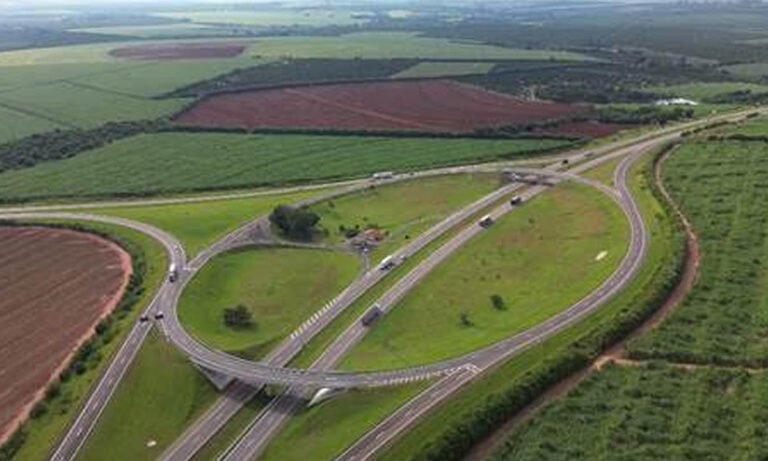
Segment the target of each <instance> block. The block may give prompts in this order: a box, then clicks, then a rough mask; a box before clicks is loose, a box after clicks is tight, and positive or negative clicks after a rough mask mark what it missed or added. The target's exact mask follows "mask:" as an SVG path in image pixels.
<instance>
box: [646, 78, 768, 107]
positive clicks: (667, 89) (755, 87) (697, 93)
mask: <svg viewBox="0 0 768 461" xmlns="http://www.w3.org/2000/svg"><path fill="white" fill-rule="evenodd" d="M647 89H648V90H649V91H653V92H657V93H662V94H668V95H670V96H679V97H683V98H689V99H693V100H694V101H697V102H701V101H704V100H706V99H708V98H712V97H715V96H719V95H722V94H726V93H732V92H734V91H743V90H750V91H752V92H753V93H766V92H768V85H759V84H756V83H745V82H712V83H703V82H699V83H685V84H681V85H669V86H657V87H650V88H647Z"/></svg>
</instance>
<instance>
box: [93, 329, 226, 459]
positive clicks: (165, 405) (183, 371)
mask: <svg viewBox="0 0 768 461" xmlns="http://www.w3.org/2000/svg"><path fill="white" fill-rule="evenodd" d="M216 396H217V392H216V389H215V388H214V387H213V385H212V384H211V383H209V382H208V381H207V380H206V378H205V377H204V376H203V374H202V373H200V371H199V370H197V368H195V367H194V365H192V363H191V362H190V361H189V360H188V359H187V357H186V356H184V355H183V354H181V353H180V352H178V351H177V350H176V349H175V348H174V346H173V345H172V344H171V343H170V342H168V341H167V340H166V339H165V338H164V337H163V336H162V334H161V333H160V332H159V331H157V330H156V329H153V330H152V332H150V334H149V336H148V337H147V340H146V341H145V342H144V344H143V345H142V347H141V349H140V350H139V353H138V355H137V356H136V359H135V360H134V362H133V364H132V365H131V368H129V369H128V372H127V373H126V375H125V377H124V378H123V380H122V381H121V382H120V385H119V387H118V388H117V391H116V392H115V394H114V396H113V397H112V399H111V401H110V402H109V404H108V405H107V407H106V409H105V410H104V413H103V414H102V416H101V418H100V419H99V424H98V425H97V426H96V428H95V430H94V432H93V433H92V434H91V436H90V437H89V438H88V441H87V442H86V444H85V446H84V447H83V449H82V451H81V452H80V453H79V455H78V459H79V460H83V461H88V460H101V459H104V454H105V453H110V455H109V457H110V459H113V460H126V461H134V460H142V459H143V460H153V459H157V457H158V456H159V455H160V453H162V452H163V450H164V449H165V448H166V447H167V446H168V445H170V444H171V443H172V442H173V441H174V440H175V439H176V437H178V436H179V435H180V434H181V433H182V431H183V430H184V429H185V428H186V426H187V425H188V424H189V423H190V422H192V421H193V420H194V419H195V418H196V417H197V416H198V415H199V414H200V413H201V412H202V411H203V410H204V409H205V408H206V407H207V406H208V405H209V404H211V403H212V402H213V401H214V400H215V398H216Z"/></svg>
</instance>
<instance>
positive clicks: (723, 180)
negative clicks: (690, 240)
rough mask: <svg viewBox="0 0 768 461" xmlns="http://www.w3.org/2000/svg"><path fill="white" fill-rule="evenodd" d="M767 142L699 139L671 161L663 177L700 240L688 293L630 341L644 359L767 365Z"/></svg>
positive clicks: (633, 353)
mask: <svg viewBox="0 0 768 461" xmlns="http://www.w3.org/2000/svg"><path fill="white" fill-rule="evenodd" d="M766 155H768V143H765V142H743V141H725V142H714V141H694V142H690V143H687V144H684V145H683V146H682V147H680V148H679V149H678V150H676V151H675V152H674V153H672V155H671V156H670V158H669V160H668V161H667V163H666V164H665V169H664V181H665V184H667V187H668V189H669V191H670V194H672V196H673V198H674V199H675V200H676V201H678V202H679V203H680V207H681V209H682V211H683V213H684V214H685V215H686V216H687V217H688V218H689V219H690V221H691V223H692V225H693V227H694V228H695V229H696V232H697V234H698V237H699V241H700V245H701V254H702V257H701V265H700V269H699V278H698V280H697V282H696V285H695V286H694V288H693V290H692V291H691V293H690V294H689V296H688V297H687V298H686V300H685V301H684V302H683V303H682V304H681V305H680V307H678V308H677V309H676V310H675V311H674V312H673V313H672V314H671V315H670V316H669V318H668V319H667V320H666V321H665V322H664V323H663V324H662V325H661V326H660V327H659V328H658V329H657V330H655V331H654V332H652V333H651V334H649V335H647V336H645V337H643V338H641V339H640V340H639V341H637V342H636V343H635V344H633V345H632V347H631V354H632V356H634V357H638V358H663V359H667V360H671V361H680V362H694V363H717V364H729V365H751V366H761V367H762V366H765V365H768V342H766V340H765V338H766V335H767V334H768V314H767V313H766V312H768V310H767V309H766V307H767V306H768V283H766V281H767V280H768V265H766V263H765V261H766V258H768V234H767V232H768V215H766V213H765V203H766V201H767V200H768V188H766V184H768V160H767V158H768V157H766Z"/></svg>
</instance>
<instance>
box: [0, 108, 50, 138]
mask: <svg viewBox="0 0 768 461" xmlns="http://www.w3.org/2000/svg"><path fill="white" fill-rule="evenodd" d="M57 128H59V129H60V128H64V126H63V125H60V124H58V123H56V122H54V121H52V120H45V119H42V118H38V117H35V116H33V115H29V114H25V113H23V112H17V111H16V110H13V109H9V108H7V107H3V106H2V104H1V103H0V144H2V143H6V142H12V141H16V140H17V139H19V138H23V137H24V136H29V135H31V134H36V133H42V132H44V131H51V130H55V129H57Z"/></svg>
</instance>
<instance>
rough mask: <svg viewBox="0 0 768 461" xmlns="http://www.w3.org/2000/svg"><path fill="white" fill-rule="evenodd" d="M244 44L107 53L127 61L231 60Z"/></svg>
mask: <svg viewBox="0 0 768 461" xmlns="http://www.w3.org/2000/svg"><path fill="white" fill-rule="evenodd" d="M246 46H247V45H246V44H244V43H170V44H151V45H136V46H127V47H125V48H116V49H114V50H112V51H110V52H109V54H110V55H112V56H114V57H116V58H127V59H206V58H233V57H235V56H238V55H239V54H240V53H242V52H243V50H245V47H246Z"/></svg>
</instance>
